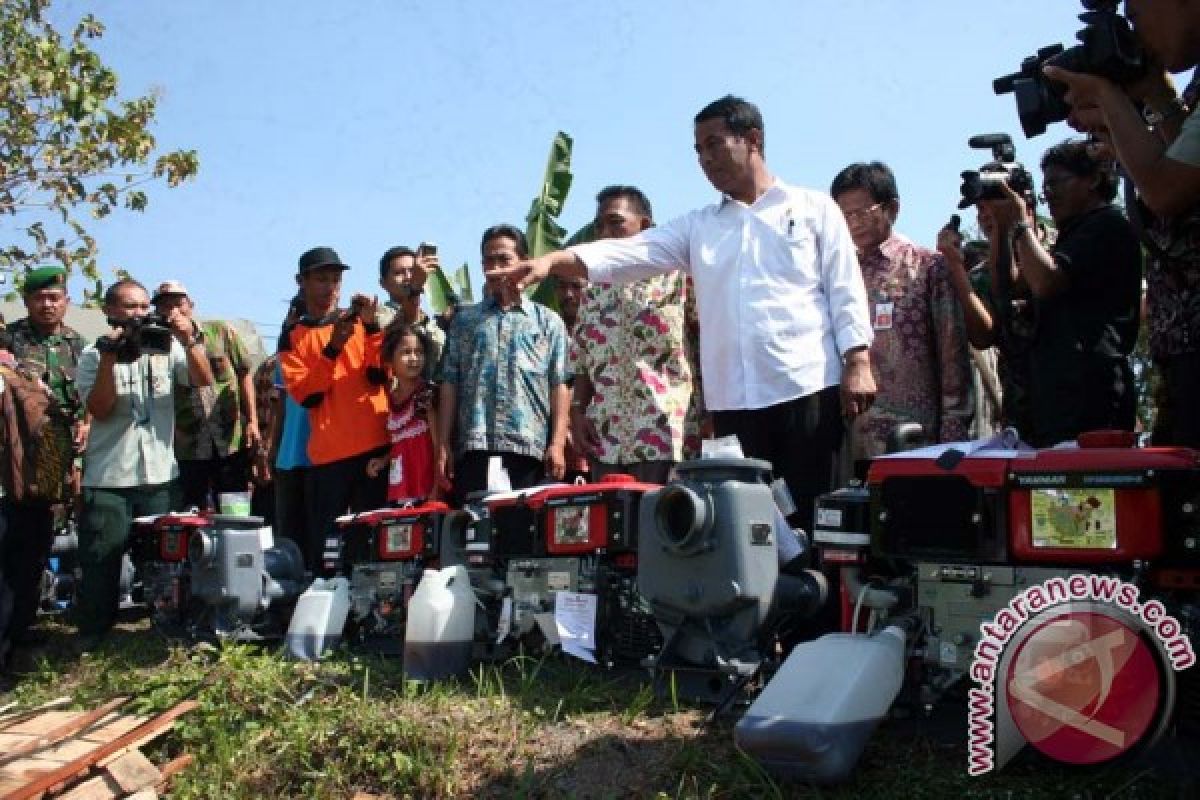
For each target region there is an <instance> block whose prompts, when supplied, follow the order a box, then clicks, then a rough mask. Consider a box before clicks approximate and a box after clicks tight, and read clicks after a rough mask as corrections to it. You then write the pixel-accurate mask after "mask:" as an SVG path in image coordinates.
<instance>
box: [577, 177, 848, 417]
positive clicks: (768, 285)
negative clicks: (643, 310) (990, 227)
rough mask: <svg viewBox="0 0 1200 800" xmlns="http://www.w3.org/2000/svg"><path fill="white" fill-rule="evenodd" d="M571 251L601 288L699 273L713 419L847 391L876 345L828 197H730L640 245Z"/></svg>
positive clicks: (642, 238) (785, 190)
mask: <svg viewBox="0 0 1200 800" xmlns="http://www.w3.org/2000/svg"><path fill="white" fill-rule="evenodd" d="M570 249H571V251H572V252H574V253H575V255H577V256H578V257H579V258H580V260H582V261H583V263H584V264H585V265H586V266H587V269H588V278H589V279H590V280H592V281H594V282H596V283H627V282H629V281H636V280H641V279H643V278H647V277H650V276H651V275H657V274H660V273H663V272H668V271H670V270H673V269H683V270H685V271H687V272H688V273H690V274H691V276H692V279H693V281H694V283H695V286H696V309H697V313H698V316H699V319H700V364H701V372H702V374H703V375H704V403H705V406H706V407H707V408H709V409H710V410H713V411H730V410H742V409H756V408H766V407H768V406H773V405H776V404H778V403H784V402H787V401H789V400H794V399H796V398H798V397H805V396H807V395H810V394H813V393H815V392H818V391H820V390H822V389H824V388H826V387H828V386H834V385H837V384H838V383H840V382H841V375H842V356H843V355H844V354H845V353H846V351H848V350H850V349H852V348H855V347H866V346H870V344H871V324H870V317H869V312H868V309H867V295H866V291H865V290H864V288H863V279H862V273H861V271H860V270H859V267H858V259H857V257H856V256H855V252H854V242H853V240H852V239H851V238H850V231H849V229H848V228H847V227H846V220H845V218H844V217H843V216H842V212H841V209H839V208H838V207H837V205H836V204H835V203H834V202H833V200H832V199H830V198H829V196H827V195H824V194H822V193H820V192H814V191H811V190H808V189H800V188H796V187H793V186H788V185H787V184H785V183H783V182H782V181H779V180H776V181H775V182H774V183H773V184H772V185H771V188H769V189H768V190H767V191H766V192H764V193H763V194H762V196H761V197H759V198H758V199H757V200H756V201H754V203H753V204H752V205H746V204H745V203H742V202H740V201H738V200H734V199H733V198H730V197H724V198H723V199H722V200H721V202H719V203H717V204H714V205H711V206H708V207H706V208H702V209H698V210H696V211H692V212H690V213H688V214H685V215H684V216H682V217H679V218H678V219H675V220H672V221H671V222H668V223H667V224H666V225H663V226H662V227H658V228H649V229H648V230H645V231H643V232H641V233H640V234H638V235H637V236H633V237H630V238H628V239H605V240H602V241H598V242H592V243H590V244H584V245H577V246H575V247H572V248H570Z"/></svg>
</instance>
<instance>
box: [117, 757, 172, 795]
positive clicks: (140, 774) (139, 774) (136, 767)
mask: <svg viewBox="0 0 1200 800" xmlns="http://www.w3.org/2000/svg"><path fill="white" fill-rule="evenodd" d="M106 772H107V773H108V775H109V776H110V777H111V778H112V779H113V780H114V781H116V782H117V785H118V786H120V787H121V790H122V791H124V792H128V793H132V792H136V791H138V790H140V789H145V788H146V787H147V786H154V785H156V784H157V783H158V782H159V781H161V780H162V773H161V772H159V771H158V767H156V766H154V764H152V763H151V762H150V759H148V758H146V757H145V756H144V755H142V751H141V750H130V751H129V752H128V753H126V754H125V755H123V756H121V757H120V758H118V759H117V760H116V761H114V762H112V763H111V764H109V765H108V767H107V768H106Z"/></svg>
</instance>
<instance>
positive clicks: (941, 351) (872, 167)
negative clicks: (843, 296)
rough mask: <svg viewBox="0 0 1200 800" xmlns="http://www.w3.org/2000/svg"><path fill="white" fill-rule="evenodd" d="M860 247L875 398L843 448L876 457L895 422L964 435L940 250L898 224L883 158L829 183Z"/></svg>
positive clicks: (962, 372)
mask: <svg viewBox="0 0 1200 800" xmlns="http://www.w3.org/2000/svg"><path fill="white" fill-rule="evenodd" d="M830 194H832V195H833V199H834V201H835V202H836V203H837V204H838V206H840V207H841V209H842V213H843V214H844V215H845V217H846V222H847V223H848V224H849V226H850V235H851V236H852V237H854V246H855V248H856V249H857V250H858V261H859V266H860V267H861V268H862V274H863V283H864V284H865V286H866V289H867V302H868V304H869V306H870V311H871V324H872V327H873V328H874V331H875V339H874V341H873V342H872V344H871V367H872V369H873V370H874V373H875V385H876V386H877V387H878V394H877V395H876V397H875V405H874V406H872V407H871V409H870V410H869V411H868V412H867V413H866V414H861V415H859V416H858V417H856V418H855V420H854V423H853V425H852V426H851V429H850V455H851V458H853V459H854V460H855V461H857V460H860V459H866V458H874V457H875V456H878V455H881V454H883V453H884V452H885V451H886V449H887V440H888V437H889V436H890V434H891V433H892V431H893V430H894V429H895V428H896V426H897V425H899V424H901V423H904V422H916V423H919V424H920V425H921V427H922V428H923V429H924V431H925V435H926V437H928V438H929V439H931V440H933V441H938V442H954V441H961V440H964V439H966V438H967V436H968V431H969V429H970V427H971V418H972V415H973V413H974V404H973V399H972V395H971V389H972V380H971V367H970V356H969V354H968V351H967V337H966V331H965V330H964V327H963V319H962V312H961V311H960V309H959V305H958V300H957V298H956V296H955V294H954V288H953V286H952V285H951V283H950V276H949V272H948V270H947V268H946V262H945V259H944V258H943V257H942V256H941V255H939V254H938V253H935V252H933V251H932V250H928V249H926V248H924V247H920V246H919V245H916V244H914V243H913V242H912V241H910V240H909V239H907V238H905V237H904V236H901V235H900V234H898V233H895V232H894V231H893V230H892V226H893V225H894V224H895V222H896V215H897V214H898V213H899V211H900V196H899V194H898V192H897V190H896V178H895V176H894V175H893V174H892V171H891V169H889V168H888V167H887V165H886V164H882V163H880V162H878V161H875V162H872V163H870V164H851V165H850V166H848V167H846V168H845V169H844V170H842V171H841V172H840V173H838V175H837V177H836V178H834V179H833V186H832V187H831V189H830Z"/></svg>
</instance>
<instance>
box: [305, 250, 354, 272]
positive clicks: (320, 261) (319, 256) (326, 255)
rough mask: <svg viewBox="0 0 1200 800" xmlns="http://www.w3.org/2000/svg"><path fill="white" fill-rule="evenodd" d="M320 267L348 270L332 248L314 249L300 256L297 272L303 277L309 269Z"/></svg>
mask: <svg viewBox="0 0 1200 800" xmlns="http://www.w3.org/2000/svg"><path fill="white" fill-rule="evenodd" d="M321 267H337V268H338V269H343V270H346V269H350V267H349V266H348V265H346V264H343V263H342V259H341V258H340V257H339V256H338V254H337V251H336V250H334V249H333V248H332V247H314V248H313V249H312V250H309V251H308V252H306V253H305V254H304V255H302V256H300V262H299V268H298V269H297V272H299V274H301V275H303V274H304V273H306V272H308V271H309V270H310V269H319V268H321Z"/></svg>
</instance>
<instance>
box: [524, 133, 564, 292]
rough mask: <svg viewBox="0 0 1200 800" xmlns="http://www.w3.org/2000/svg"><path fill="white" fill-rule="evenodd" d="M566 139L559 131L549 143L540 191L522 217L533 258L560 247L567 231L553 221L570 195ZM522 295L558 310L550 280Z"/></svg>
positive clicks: (551, 280) (555, 220)
mask: <svg viewBox="0 0 1200 800" xmlns="http://www.w3.org/2000/svg"><path fill="white" fill-rule="evenodd" d="M572 144H573V141H572V139H571V137H570V136H568V135H567V134H565V133H563V132H562V131H559V132H558V133H557V134H555V136H554V141H553V142H551V143H550V156H549V158H547V159H546V172H545V174H544V175H543V176H542V187H541V190H540V191H539V192H538V195H537V197H535V198H533V202H532V203H531V204H530V206H529V213H528V214H526V215H525V238H526V239H527V240H528V243H529V255H530V256H531V257H534V258H536V257H537V256H542V255H545V254H546V253H552V252H554V251H555V250H558V249H560V248H561V247H562V246H563V237H564V236H566V234H567V230H566V228H564V227H563V226H561V225H559V224H558V220H557V217H558V215H559V214H561V213H562V210H563V205H564V204H565V203H566V202H567V193H568V192H570V191H571V180H572V175H571V147H572ZM525 294H526V295H527V296H528V297H530V298H532V299H533V300H536V301H537V302H539V303H541V304H543V305H547V306H550V307H551V308H553V309H554V310H555V311H557V310H558V301H557V300H555V297H554V279H553V277H551V278H549V279H547V280H544V281H542V282H541V283H540V284H538V285H537V286H530V287H529V288H527V289H526V290H525Z"/></svg>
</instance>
